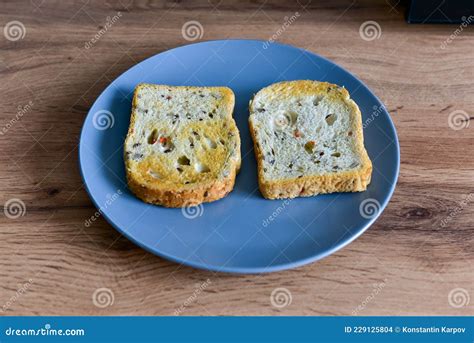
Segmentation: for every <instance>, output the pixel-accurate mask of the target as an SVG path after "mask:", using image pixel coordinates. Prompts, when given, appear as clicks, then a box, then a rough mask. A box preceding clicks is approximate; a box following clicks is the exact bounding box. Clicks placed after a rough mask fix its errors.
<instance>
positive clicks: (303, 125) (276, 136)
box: [249, 80, 372, 199]
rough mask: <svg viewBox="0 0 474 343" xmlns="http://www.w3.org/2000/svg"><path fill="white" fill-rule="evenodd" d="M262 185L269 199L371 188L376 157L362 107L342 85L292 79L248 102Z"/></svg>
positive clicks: (262, 91) (264, 91) (264, 89)
mask: <svg viewBox="0 0 474 343" xmlns="http://www.w3.org/2000/svg"><path fill="white" fill-rule="evenodd" d="M249 125H250V132H251V135H252V138H253V141H254V148H255V154H256V159H257V164H258V181H259V188H260V191H261V192H262V194H263V196H264V197H265V198H268V199H280V198H294V197H298V196H312V195H316V194H321V193H333V192H360V191H364V190H366V189H367V185H368V184H369V183H370V179H371V174H372V163H371V161H370V159H369V157H368V154H367V151H366V150H365V147H364V138H363V132H362V119H361V113H360V110H359V108H358V106H357V105H356V103H355V102H354V101H353V100H351V99H350V97H349V93H348V92H347V90H346V89H345V88H343V87H339V86H337V85H334V84H330V83H326V82H317V81H306V80H300V81H289V82H280V83H276V84H273V85H270V86H268V87H266V88H263V89H262V90H260V91H259V92H258V93H257V94H256V95H255V96H254V98H253V100H252V101H251V102H250V117H249Z"/></svg>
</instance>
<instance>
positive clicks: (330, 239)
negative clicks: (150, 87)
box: [79, 40, 400, 273]
mask: <svg viewBox="0 0 474 343" xmlns="http://www.w3.org/2000/svg"><path fill="white" fill-rule="evenodd" d="M297 79H311V80H320V81H328V82H332V83H336V84H338V85H343V86H345V87H346V88H347V89H348V90H349V92H350V94H351V97H352V98H353V99H354V100H355V101H356V102H357V104H358V105H359V107H360V109H361V111H362V120H363V123H364V135H365V146H366V148H367V150H368V153H369V156H370V158H371V160H372V161H373V165H374V171H373V174H372V183H371V184H370V186H369V188H368V190H367V191H365V192H362V193H346V194H342V193H341V194H330V195H320V196H316V197H310V198H298V199H294V200H281V201H280V200H272V201H271V200H265V199H264V198H262V196H261V195H260V192H259V190H258V187H257V174H256V162H255V157H254V153H253V144H252V140H251V138H250V134H249V128H248V124H247V118H248V115H249V114H248V109H247V108H248V103H249V100H250V99H251V97H252V96H253V94H254V93H256V92H257V91H258V90H259V89H261V88H262V87H265V86H268V85H269V84H272V83H274V82H278V81H282V80H297ZM140 82H148V83H157V84H169V85H194V86H228V87H230V88H231V89H232V90H233V91H234V93H235V96H236V105H235V111H234V117H235V119H236V121H237V125H238V127H239V130H240V134H241V138H242V169H241V171H240V174H239V175H238V176H237V180H236V184H235V188H234V190H233V191H232V192H231V193H230V194H229V195H228V196H227V197H226V198H224V199H222V200H219V201H216V202H213V203H207V204H203V205H200V206H197V207H194V208H189V209H186V210H181V209H169V208H163V207H160V206H153V205H149V204H145V203H143V202H142V201H140V200H138V199H137V198H136V197H134V196H133V194H132V193H131V192H130V191H129V190H128V189H127V187H126V179H125V171H124V163H123V156H122V155H123V147H122V146H123V142H124V139H125V136H126V133H127V128H128V125H129V120H130V108H131V100H132V95H133V90H134V88H135V86H136V85H137V84H138V83H140ZM399 157H400V154H399V145H398V139H397V135H396V131H395V127H394V125H393V123H392V121H391V119H390V116H389V114H388V113H387V111H386V109H385V107H384V106H383V105H382V103H381V102H380V101H379V100H378V99H377V97H376V96H375V95H374V94H372V92H371V91H370V90H369V89H368V88H367V87H366V86H365V85H364V84H363V83H362V82H361V81H360V80H358V79H357V78H356V77H354V76H353V75H351V74H350V73H349V72H347V71H345V70H344V69H342V68H341V67H339V66H337V65H336V64H334V63H332V62H330V61H328V60H327V59H325V58H322V57H320V56H317V55H315V54H313V53H311V52H308V51H305V50H302V49H298V48H295V47H292V46H287V45H282V44H277V43H272V44H268V43H265V42H263V41H252V40H226V41H210V42H203V43H198V44H192V45H187V46H183V47H180V48H176V49H173V50H169V51H166V52H163V53H160V54H158V55H156V56H153V57H151V58H149V59H147V60H145V61H143V62H141V63H139V64H138V65H136V66H134V67H133V68H131V69H130V70H128V71H127V72H125V73H124V74H122V75H121V76H120V77H118V78H117V79H116V80H115V81H113V82H112V83H111V84H110V85H109V86H108V87H107V88H106V89H105V90H104V92H103V93H102V94H101V95H100V96H99V98H98V99H97V101H96V102H95V103H94V105H93V106H92V108H91V109H90V111H89V114H88V116H87V118H86V120H85V122H84V126H83V128H82V133H81V140H80V146H79V160H80V167H81V172H82V176H83V179H84V183H85V185H86V188H87V191H88V192H89V194H90V196H91V198H92V200H93V202H94V204H95V205H96V207H98V208H99V209H100V212H101V213H102V215H103V216H104V217H105V218H106V219H107V220H108V222H109V223H110V224H112V225H113V226H114V227H115V228H116V229H117V230H118V231H119V232H121V233H122V234H123V235H124V236H126V237H128V238H129V239H130V240H132V241H133V242H135V243H136V244H138V245H140V246H141V247H143V248H144V249H146V250H148V251H150V252H152V253H154V254H157V255H159V256H162V257H164V258H166V259H169V260H172V261H175V262H178V263H182V264H185V265H189V266H193V267H197V268H203V269H209V270H214V271H224V272H234V273H262V272H271V271H277V270H282V269H288V268H294V267H297V266H301V265H303V264H306V263H309V262H313V261H316V260H318V259H321V258H323V257H325V256H328V255H329V254H331V253H333V252H334V251H336V250H338V249H340V248H342V247H343V246H345V245H347V244H348V243H350V242H351V241H353V240H354V239H355V238H357V237H358V236H359V235H361V234H362V233H363V232H364V231H365V230H366V229H367V228H368V227H369V226H370V225H371V224H372V223H373V222H374V221H375V219H376V218H377V217H378V216H379V215H380V213H381V212H382V210H383V209H384V208H385V206H386V205H387V203H388V201H389V199H390V197H391V195H392V193H393V190H394V188H395V184H396V181H397V177H398V170H399ZM92 221H93V218H92V219H90V220H88V221H87V222H86V225H92Z"/></svg>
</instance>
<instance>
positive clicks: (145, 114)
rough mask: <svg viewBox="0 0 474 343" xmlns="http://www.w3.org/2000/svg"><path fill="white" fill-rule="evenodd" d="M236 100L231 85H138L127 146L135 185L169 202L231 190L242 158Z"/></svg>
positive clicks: (147, 197) (191, 201) (151, 198)
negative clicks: (234, 115) (233, 114)
mask: <svg viewBox="0 0 474 343" xmlns="http://www.w3.org/2000/svg"><path fill="white" fill-rule="evenodd" d="M234 102H235V98H234V93H233V92H232V91H231V90H230V89H229V88H226V87H175V86H166V85H152V84H140V85H138V86H137V88H136V89H135V95H134V97H133V104H132V116H131V119H130V127H129V130H128V135H127V138H126V140H125V146H124V159H125V167H126V174H127V181H128V186H129V188H130V190H131V191H132V192H133V193H134V194H135V195H136V196H137V197H138V198H140V199H142V200H143V201H145V202H148V203H152V204H158V205H163V206H166V207H184V206H195V205H197V204H200V203H202V202H209V201H214V200H218V199H220V198H222V197H224V196H226V195H227V194H228V193H229V192H230V191H231V190H232V188H233V187H234V182H235V176H236V174H237V172H238V170H239V169H240V163H241V161H240V159H241V158H240V137H239V131H238V129H237V126H236V124H235V121H234V119H233V118H232V112H233V109H234Z"/></svg>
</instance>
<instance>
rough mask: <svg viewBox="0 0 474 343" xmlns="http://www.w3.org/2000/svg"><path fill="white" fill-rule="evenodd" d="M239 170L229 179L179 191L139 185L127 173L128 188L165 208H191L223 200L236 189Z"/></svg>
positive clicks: (139, 196) (143, 198) (147, 200)
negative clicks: (235, 184)
mask: <svg viewBox="0 0 474 343" xmlns="http://www.w3.org/2000/svg"><path fill="white" fill-rule="evenodd" d="M236 174H237V169H235V172H234V173H232V175H230V176H229V177H228V178H226V179H223V180H216V181H215V182H213V183H210V184H207V185H201V186H198V187H189V188H187V189H180V190H177V189H175V188H172V187H169V188H162V189H151V188H146V187H144V186H143V185H142V184H140V183H138V182H137V181H136V179H135V178H133V176H131V175H130V174H129V173H127V184H128V188H129V189H130V190H131V191H132V192H133V193H134V194H135V195H136V196H137V197H138V198H139V199H141V200H143V201H145V202H148V203H150V204H155V205H161V206H165V207H189V206H196V205H198V204H200V203H203V202H211V201H216V200H219V199H222V198H223V197H225V196H226V195H227V194H229V193H230V191H232V189H233V188H234V183H235V177H236Z"/></svg>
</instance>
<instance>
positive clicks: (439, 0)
mask: <svg viewBox="0 0 474 343" xmlns="http://www.w3.org/2000/svg"><path fill="white" fill-rule="evenodd" d="M407 21H408V22H409V23H411V24H413V23H418V24H419V23H421V24H425V23H429V24H441V23H443V24H459V23H463V22H465V23H466V24H474V0H412V1H411V4H410V7H409V9H408V13H407Z"/></svg>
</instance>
